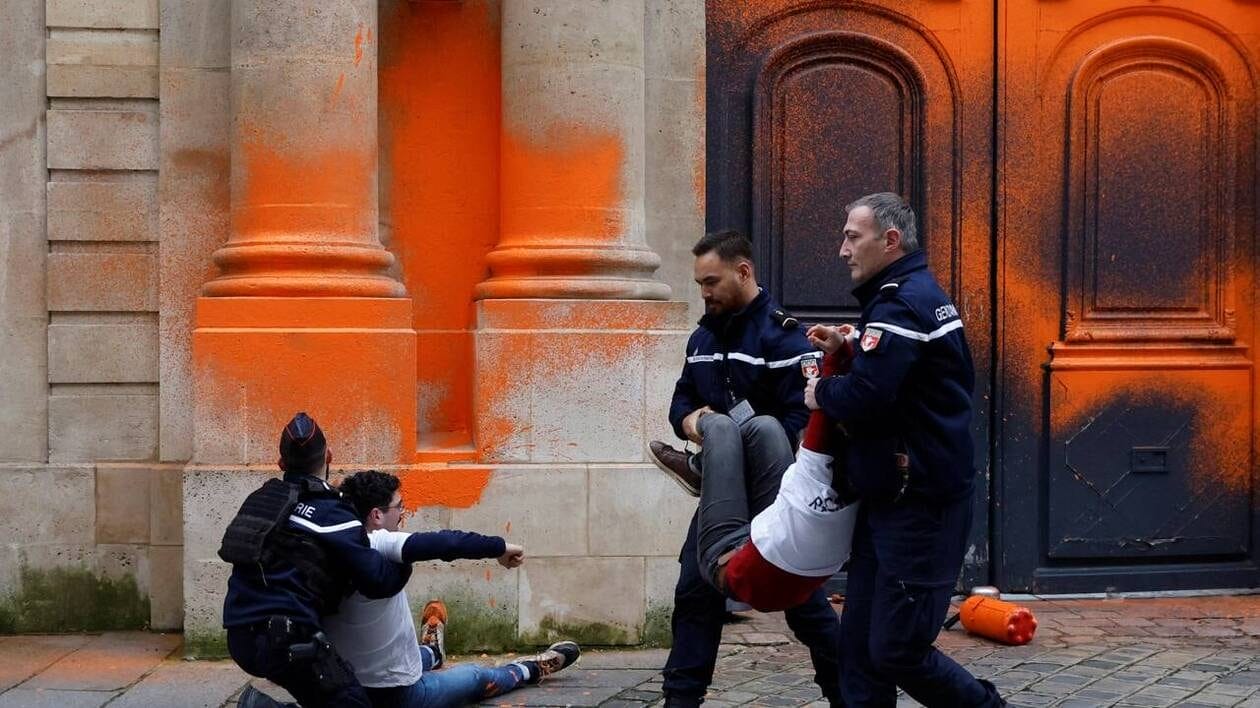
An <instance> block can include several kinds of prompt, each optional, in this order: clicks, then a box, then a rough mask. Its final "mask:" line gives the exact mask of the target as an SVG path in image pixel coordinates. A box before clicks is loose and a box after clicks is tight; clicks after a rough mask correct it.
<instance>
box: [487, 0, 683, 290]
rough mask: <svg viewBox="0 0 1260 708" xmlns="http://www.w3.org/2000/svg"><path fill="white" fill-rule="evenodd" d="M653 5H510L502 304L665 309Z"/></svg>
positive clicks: (499, 269) (496, 279) (519, 0)
mask: <svg viewBox="0 0 1260 708" xmlns="http://www.w3.org/2000/svg"><path fill="white" fill-rule="evenodd" d="M643 9H644V8H643V3H642V2H633V1H632V2H602V3H590V2H573V1H571V0H538V1H525V0H509V1H508V2H505V3H503V16H502V55H501V57H502V81H503V94H502V101H503V104H502V110H503V118H502V137H501V150H502V157H501V159H502V163H501V178H500V179H501V182H500V185H501V193H500V216H499V218H500V241H499V245H498V247H497V248H496V249H495V250H494V251H493V252H491V253H490V255H489V258H488V262H489V265H490V271H491V277H490V279H488V280H486V281H485V282H483V283H481V284H480V285H479V286H478V288H477V297H478V298H479V299H491V298H627V299H639V300H665V299H668V298H669V294H670V291H669V286H667V285H665V284H664V283H661V282H658V281H656V280H654V279H653V278H652V273H653V272H654V271H655V270H656V269H657V267H658V266H659V265H660V257H659V256H657V255H656V254H655V253H653V252H652V251H651V249H649V248H648V247H647V245H646V240H645V238H644V221H645V220H644V212H643V193H644V185H643V174H644V162H643V161H644V118H643V115H644V101H643V94H644V52H643V41H644V32H643V23H644V18H643Z"/></svg>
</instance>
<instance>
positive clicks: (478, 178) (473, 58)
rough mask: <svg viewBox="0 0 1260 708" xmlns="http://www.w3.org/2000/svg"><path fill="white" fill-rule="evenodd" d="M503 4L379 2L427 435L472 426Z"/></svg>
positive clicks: (391, 226) (389, 207)
mask: <svg viewBox="0 0 1260 708" xmlns="http://www.w3.org/2000/svg"><path fill="white" fill-rule="evenodd" d="M498 13H499V11H498V4H497V3H495V2H490V1H489V0H468V1H466V2H458V3H446V2H441V3H419V2H405V1H402V0H395V1H393V2H383V3H382V4H381V9H380V16H381V20H380V28H381V38H380V85H379V86H380V89H379V90H380V94H379V95H380V140H381V146H382V153H381V156H382V160H381V166H382V175H381V194H382V205H381V206H382V213H381V219H382V222H383V223H384V224H385V225H386V227H387V233H388V234H389V243H388V247H389V248H390V250H392V251H393V252H394V253H395V254H396V255H397V256H398V259H399V263H400V264H401V267H402V277H403V281H404V283H406V286H407V292H408V293H410V294H411V296H412V298H413V299H414V303H415V307H414V326H415V329H416V330H417V334H418V336H419V338H420V347H419V352H420V355H419V357H418V358H417V385H418V386H419V388H420V391H419V395H418V398H419V400H420V401H421V403H422V404H421V420H420V423H419V425H420V433H421V436H422V438H423V437H424V436H425V435H426V434H429V433H435V434H436V433H455V432H458V431H468V430H470V429H471V401H472V371H473V368H474V367H473V350H472V337H471V336H470V334H469V332H470V331H471V329H472V328H473V326H474V322H473V308H472V302H473V288H474V287H475V286H476V284H477V283H479V282H481V281H482V280H484V279H485V278H486V277H487V275H488V273H487V271H486V265H485V256H486V254H487V253H488V252H489V251H490V250H491V249H492V248H494V246H495V244H497V243H498V240H499V103H500V100H499V95H500V86H499V14H498ZM467 436H468V433H465V437H467ZM447 437H450V436H447Z"/></svg>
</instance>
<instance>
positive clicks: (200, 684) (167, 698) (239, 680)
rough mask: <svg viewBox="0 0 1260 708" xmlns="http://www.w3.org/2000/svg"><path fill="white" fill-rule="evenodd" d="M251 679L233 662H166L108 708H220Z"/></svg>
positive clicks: (175, 660) (179, 660) (177, 660)
mask: <svg viewBox="0 0 1260 708" xmlns="http://www.w3.org/2000/svg"><path fill="white" fill-rule="evenodd" d="M249 678H250V677H249V675H248V674H246V673H245V672H244V671H241V670H240V669H239V668H237V666H236V665H235V664H233V663H231V662H225V661H183V660H181V659H173V660H167V661H164V662H162V663H161V664H159V665H158V667H157V668H156V669H154V670H153V671H152V672H151V673H149V674H148V675H147V676H145V677H144V678H143V679H141V680H140V681H139V682H138V683H136V684H135V685H134V686H132V687H131V688H130V689H128V690H127V692H126V693H125V694H123V695H122V697H120V698H119V699H118V700H116V701H114V702H112V703H110V704H109V708H152V707H153V706H186V707H187V708H219V706H222V705H223V704H225V703H227V702H228V700H229V699H231V698H233V697H235V696H236V695H237V694H238V693H240V691H241V689H243V688H244V687H245V684H246V683H247V682H248V681H249ZM268 690H270V687H269V688H268ZM273 695H274V694H273Z"/></svg>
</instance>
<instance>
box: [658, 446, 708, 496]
mask: <svg viewBox="0 0 1260 708" xmlns="http://www.w3.org/2000/svg"><path fill="white" fill-rule="evenodd" d="M691 458H692V454H691V453H690V452H683V451H681V450H675V449H674V448H672V447H670V446H669V445H666V444H665V443H663V442H661V441H660V440H653V441H652V442H650V443H648V459H649V460H651V461H652V463H653V464H655V465H656V466H657V467H660V468H661V471H662V472H664V473H665V474H667V475H669V476H670V477H672V478H673V480H674V481H675V482H677V483H678V486H680V487H682V488H683V490H684V491H686V492H687V493H688V494H690V495H691V496H693V497H698V496H700V473H699V472H697V471H696V470H695V468H693V467H692V465H691Z"/></svg>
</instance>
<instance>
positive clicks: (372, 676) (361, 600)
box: [324, 529, 424, 688]
mask: <svg viewBox="0 0 1260 708" xmlns="http://www.w3.org/2000/svg"><path fill="white" fill-rule="evenodd" d="M410 535H411V534H409V533H405V532H402V531H386V530H385V529H377V530H376V531H373V532H371V533H369V534H368V541H369V542H370V543H371V544H372V548H373V549H374V550H376V551H377V552H379V553H380V554H381V555H383V556H385V557H386V558H388V559H389V560H392V561H394V562H396V563H401V562H402V547H403V544H404V543H406V541H407V537H408V536H410ZM324 629H325V631H327V633H328V637H329V638H330V639H331V640H332V643H333V646H334V647H336V648H337V653H338V654H340V655H341V657H342V658H343V659H345V660H346V661H349V662H350V664H351V665H353V666H354V674H355V676H357V677H358V678H359V683H361V684H363V685H364V686H369V687H371V688H388V687H391V686H410V685H411V684H413V683H415V682H416V681H419V680H420V675H421V674H422V673H423V672H424V667H423V665H422V664H421V663H420V646H419V643H418V642H417V640H416V622H415V619H414V618H413V617H412V616H411V607H410V606H409V605H408V604H407V591H406V590H400V591H399V592H398V593H397V594H395V595H394V596H392V597H386V598H383V599H380V600H369V599H368V598H366V597H364V596H363V595H361V594H359V593H357V592H356V593H353V594H351V595H350V596H349V597H347V598H345V599H343V600H342V601H341V607H340V609H339V610H338V611H337V614H335V615H330V616H328V617H326V618H324Z"/></svg>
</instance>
